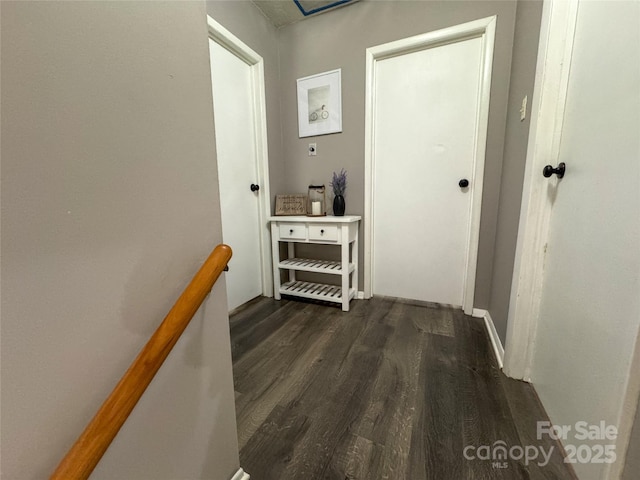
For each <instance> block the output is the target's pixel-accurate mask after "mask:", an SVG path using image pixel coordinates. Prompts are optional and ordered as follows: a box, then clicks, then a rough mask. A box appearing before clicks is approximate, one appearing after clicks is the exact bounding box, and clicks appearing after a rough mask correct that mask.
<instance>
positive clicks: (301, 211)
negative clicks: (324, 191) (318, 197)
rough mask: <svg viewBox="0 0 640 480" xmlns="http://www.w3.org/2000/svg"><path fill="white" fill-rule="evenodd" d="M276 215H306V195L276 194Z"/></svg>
mask: <svg viewBox="0 0 640 480" xmlns="http://www.w3.org/2000/svg"><path fill="white" fill-rule="evenodd" d="M275 212H276V215H306V214H307V196H306V195H303V194H298V195H276V210H275Z"/></svg>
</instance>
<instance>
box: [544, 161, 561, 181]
mask: <svg viewBox="0 0 640 480" xmlns="http://www.w3.org/2000/svg"><path fill="white" fill-rule="evenodd" d="M566 168H567V165H566V164H565V163H564V162H560V163H559V164H558V168H553V167H552V166H551V165H547V166H546V167H544V168H543V169H542V175H544V176H545V177H546V178H549V177H550V176H551V175H553V174H554V173H555V174H556V176H557V177H558V178H562V177H564V172H565V170H566Z"/></svg>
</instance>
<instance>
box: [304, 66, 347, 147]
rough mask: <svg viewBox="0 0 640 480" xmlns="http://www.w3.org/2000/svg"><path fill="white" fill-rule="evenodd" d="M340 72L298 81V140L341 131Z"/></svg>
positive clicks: (334, 71)
mask: <svg viewBox="0 0 640 480" xmlns="http://www.w3.org/2000/svg"><path fill="white" fill-rule="evenodd" d="M341 75H342V70H341V69H337V70H331V71H329V72H324V73H318V74H316V75H311V76H309V77H304V78H299V79H298V133H299V137H300V138H303V137H313V136H316V135H328V134H330V133H339V132H342V92H341V90H342V85H341Z"/></svg>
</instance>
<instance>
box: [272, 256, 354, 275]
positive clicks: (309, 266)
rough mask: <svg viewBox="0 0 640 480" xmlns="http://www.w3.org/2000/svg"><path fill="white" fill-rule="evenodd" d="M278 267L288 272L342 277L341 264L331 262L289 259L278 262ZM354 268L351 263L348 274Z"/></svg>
mask: <svg viewBox="0 0 640 480" xmlns="http://www.w3.org/2000/svg"><path fill="white" fill-rule="evenodd" d="M278 267H279V268H286V269H288V270H300V271H303V272H316V273H332V274H334V275H342V263H341V262H335V261H331V260H314V259H311V258H289V259H288V260H282V261H280V263H279V264H278ZM355 268H356V266H355V265H354V264H353V263H350V264H349V273H352V272H353V271H354V270H355Z"/></svg>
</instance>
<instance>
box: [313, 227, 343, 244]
mask: <svg viewBox="0 0 640 480" xmlns="http://www.w3.org/2000/svg"><path fill="white" fill-rule="evenodd" d="M309 240H311V241H319V242H337V241H338V227H337V226H336V225H323V224H317V225H316V224H313V225H309Z"/></svg>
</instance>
